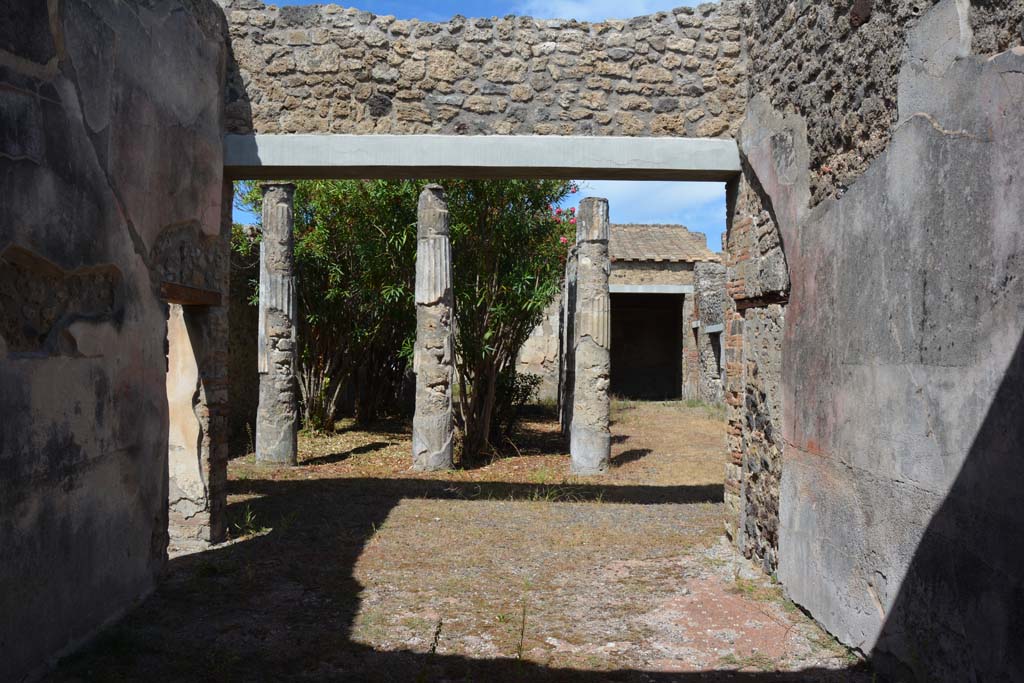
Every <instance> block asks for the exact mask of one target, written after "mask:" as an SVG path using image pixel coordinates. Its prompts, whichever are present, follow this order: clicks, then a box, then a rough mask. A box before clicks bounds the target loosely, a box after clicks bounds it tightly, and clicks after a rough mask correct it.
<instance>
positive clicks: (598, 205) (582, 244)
mask: <svg viewBox="0 0 1024 683" xmlns="http://www.w3.org/2000/svg"><path fill="white" fill-rule="evenodd" d="M610 269H611V264H610V262H609V259H608V200H607V199H597V198H594V197H587V198H586V199H584V200H583V201H581V202H580V211H579V215H578V217H577V223H576V315H575V321H574V322H575V324H574V328H575V335H574V340H575V354H574V356H575V357H574V367H575V371H574V379H573V410H572V422H571V426H570V428H569V453H570V454H571V456H572V466H571V471H572V472H573V474H600V473H602V472H607V471H608V460H609V457H610V453H611V433H610V432H609V431H608V412H609V401H608V383H609V377H610V371H611V354H610V348H611V298H610V295H609V294H608V273H609V271H610Z"/></svg>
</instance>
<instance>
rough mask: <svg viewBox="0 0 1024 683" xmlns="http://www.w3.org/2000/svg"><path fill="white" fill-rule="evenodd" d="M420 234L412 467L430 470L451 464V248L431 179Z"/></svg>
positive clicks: (440, 192)
mask: <svg viewBox="0 0 1024 683" xmlns="http://www.w3.org/2000/svg"><path fill="white" fill-rule="evenodd" d="M416 234H417V247H416V350H415V355H414V357H413V370H414V371H415V372H416V414H415V416H414V417H413V421H412V468H413V469H414V470H417V471H420V472H428V471H433V470H443V469H447V468H450V467H451V466H452V433H453V431H452V375H453V362H454V347H453V344H452V250H451V242H450V241H449V239H448V204H447V202H446V200H445V197H444V189H443V188H442V187H441V186H440V185H428V186H427V187H425V188H423V192H422V193H421V194H420V203H419V213H418V216H417V228H416Z"/></svg>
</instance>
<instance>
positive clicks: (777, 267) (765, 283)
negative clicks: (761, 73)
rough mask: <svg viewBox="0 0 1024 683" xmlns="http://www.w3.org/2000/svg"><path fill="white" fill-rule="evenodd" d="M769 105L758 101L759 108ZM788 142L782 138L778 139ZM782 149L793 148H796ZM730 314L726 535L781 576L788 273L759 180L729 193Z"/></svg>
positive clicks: (749, 179)
mask: <svg viewBox="0 0 1024 683" xmlns="http://www.w3.org/2000/svg"><path fill="white" fill-rule="evenodd" d="M762 101H763V99H761V98H759V99H757V100H755V104H754V108H755V109H756V107H757V103H759V102H762ZM777 139H778V140H782V138H781V137H777ZM780 144H784V145H788V144H790V143H782V142H780ZM729 195H730V196H729V204H730V205H731V206H732V218H731V220H730V224H729V229H728V231H727V233H726V235H725V241H726V246H727V255H726V272H727V275H726V277H727V284H726V291H727V293H728V297H729V299H730V300H729V302H728V305H726V306H725V310H724V323H725V332H724V334H723V338H724V343H725V369H726V378H725V382H724V384H725V386H724V391H725V403H726V416H727V419H728V425H729V426H728V437H727V452H728V454H727V458H726V468H725V469H726V477H725V478H726V481H725V501H726V506H727V507H728V509H729V512H730V515H729V521H728V522H727V524H726V530H727V532H728V533H729V535H730V536H732V538H733V540H734V541H735V542H736V545H737V547H739V548H740V550H741V551H743V553H744V555H746V556H747V557H749V558H751V559H754V560H755V561H756V562H758V563H759V564H760V565H761V567H762V568H763V569H764V570H765V571H766V572H769V573H771V572H774V571H775V570H776V566H777V560H778V524H779V511H778V498H779V476H780V474H781V471H782V453H783V441H782V428H781V421H782V386H781V384H780V380H781V377H780V370H781V362H782V359H781V356H782V332H781V324H782V321H783V320H784V318H785V308H786V301H787V298H788V294H789V272H788V268H787V264H786V258H785V254H784V253H783V245H782V243H781V236H780V232H779V229H778V226H777V225H776V223H775V220H774V218H773V211H774V208H773V207H772V204H771V201H770V200H769V199H768V198H767V197H765V195H764V191H763V190H762V188H761V186H760V184H759V181H758V179H757V177H756V175H754V174H753V173H752V172H749V171H748V172H747V173H746V174H745V175H744V177H743V178H741V179H739V180H738V181H736V182H734V183H733V184H732V186H731V188H730V192H729Z"/></svg>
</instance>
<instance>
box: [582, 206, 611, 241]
mask: <svg viewBox="0 0 1024 683" xmlns="http://www.w3.org/2000/svg"><path fill="white" fill-rule="evenodd" d="M607 241H608V200H607V199H602V198H601V197H585V198H584V199H583V200H582V201H580V210H579V213H578V214H577V215H576V244H580V243H581V242H607Z"/></svg>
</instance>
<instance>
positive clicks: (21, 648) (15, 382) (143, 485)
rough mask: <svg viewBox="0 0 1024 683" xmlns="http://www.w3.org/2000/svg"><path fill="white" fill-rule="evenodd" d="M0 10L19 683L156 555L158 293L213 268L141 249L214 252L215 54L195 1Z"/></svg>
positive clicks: (6, 435) (161, 459)
mask: <svg viewBox="0 0 1024 683" xmlns="http://www.w3.org/2000/svg"><path fill="white" fill-rule="evenodd" d="M0 14H2V15H3V20H2V21H0V196H3V210H2V211H0V414H2V415H3V416H4V419H3V420H2V422H0V501H3V502H2V504H0V548H2V549H3V550H2V552H0V556H2V559H0V615H2V616H0V652H2V653H3V655H2V656H0V679H3V680H20V679H21V677H22V676H23V675H25V674H27V673H29V672H31V671H34V670H38V669H39V667H41V666H43V665H45V663H46V662H47V660H48V659H49V658H50V657H53V656H54V655H56V654H58V653H60V652H62V651H66V650H68V649H70V648H73V647H74V646H76V645H77V644H78V643H80V642H82V640H83V639H85V638H87V637H89V636H90V635H91V634H92V633H94V632H95V631H96V630H97V628H99V627H100V626H102V625H104V624H106V623H107V622H109V621H110V620H111V619H114V618H116V617H117V616H119V615H120V614H121V613H122V612H123V611H124V610H125V609H127V608H128V607H129V606H130V605H132V604H134V602H135V601H136V600H138V599H139V598H140V597H142V596H144V595H145V594H146V593H148V592H149V591H150V590H151V589H152V587H153V585H154V581H155V579H156V577H157V575H158V573H159V572H160V571H161V569H162V568H163V566H164V563H165V561H166V549H167V543H168V538H167V522H168V520H167V504H168V485H167V482H168V472H167V467H168V450H167V449H168V426H167V425H168V398H167V395H166V386H165V377H166V367H167V359H166V355H165V341H166V332H165V330H166V322H165V321H166V316H167V313H166V306H165V304H164V303H163V302H162V301H161V300H160V299H159V292H160V283H161V282H162V281H164V280H165V278H166V277H167V275H168V273H169V272H173V273H175V274H176V275H178V276H185V277H187V278H189V282H186V283H184V284H192V283H194V282H195V281H196V280H195V279H196V278H198V277H199V274H197V273H194V272H188V271H189V266H188V264H187V263H186V264H185V265H184V266H183V265H182V263H181V256H182V254H183V253H184V255H185V256H186V261H188V259H189V258H191V257H193V256H196V255H199V256H201V257H202V259H200V260H205V261H204V262H211V263H215V262H216V259H217V258H218V257H217V256H216V255H209V254H205V253H203V254H196V253H195V252H189V251H188V249H186V250H185V252H183V251H182V249H181V248H182V247H184V246H187V244H186V243H189V240H181V239H177V240H176V245H177V247H178V248H177V249H176V250H175V253H176V255H177V256H176V257H175V259H171V260H166V259H161V258H159V257H158V255H159V254H162V253H164V252H163V251H161V250H160V249H159V248H158V245H160V244H161V243H162V236H163V235H167V234H169V233H168V232H167V230H172V231H173V230H175V229H181V228H183V227H184V226H189V227H188V229H189V230H192V231H193V232H192V236H193V238H194V239H192V240H191V242H190V243H191V244H192V246H193V247H194V248H195V249H199V250H200V251H205V250H207V249H209V248H212V247H210V246H209V245H210V244H211V243H218V242H217V238H218V236H219V232H220V224H221V213H220V209H221V175H222V166H223V162H222V153H221V130H222V108H223V100H222V95H221V93H222V92H223V84H222V69H223V65H224V62H225V54H226V50H225V47H224V38H223V36H224V31H225V27H224V25H223V19H222V18H221V17H220V15H219V11H218V10H217V8H216V6H215V5H213V4H212V3H203V2H199V1H195V2H191V1H190V2H182V1H178V0H159V1H156V2H147V3H122V2H115V1H114V0H95V1H89V2H87V1H85V0H64V1H63V2H60V3H57V2H41V1H37V0H13V2H8V3H7V4H6V5H5V7H4V9H3V10H0ZM179 237H180V235H179ZM204 240H205V241H204ZM164 241H165V242H166V240H164ZM225 254H226V252H225ZM171 261H175V262H174V263H171ZM165 266H167V268H165ZM207 272H209V271H207ZM211 284H214V283H211ZM206 329H212V326H210V325H207V326H206ZM209 367H210V359H209V358H208V357H206V358H202V359H201V363H200V374H201V375H202V374H203V373H204V372H205V371H206V370H207V369H208V368H209ZM215 375H216V373H215V372H212V373H211V376H210V377H209V379H210V380H211V381H215V379H216V377H215ZM217 392H224V393H223V394H221V395H220V400H222V401H223V400H225V399H226V387H222V388H219V389H217V388H214V387H212V386H211V387H210V392H209V393H208V396H214V398H210V399H209V402H210V404H211V405H210V406H207V407H206V409H207V414H200V415H199V416H195V415H194V416H193V420H194V424H201V423H202V421H203V420H207V421H208V420H209V419H211V417H210V415H209V412H210V411H213V412H216V400H217V399H216V396H215V395H216V394H217ZM200 412H201V411H200ZM197 448H198V446H194V448H193V451H194V452H195V451H196V449H197ZM198 457H199V456H198V453H196V460H198Z"/></svg>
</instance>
